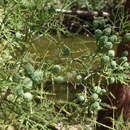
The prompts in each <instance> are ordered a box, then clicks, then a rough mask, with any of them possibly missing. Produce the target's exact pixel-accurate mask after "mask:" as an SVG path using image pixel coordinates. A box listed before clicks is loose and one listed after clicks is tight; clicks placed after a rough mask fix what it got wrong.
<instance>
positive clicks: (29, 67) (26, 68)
mask: <svg viewBox="0 0 130 130" xmlns="http://www.w3.org/2000/svg"><path fill="white" fill-rule="evenodd" d="M24 71H25V73H26V74H27V75H28V76H30V77H31V76H32V75H33V73H34V71H35V70H34V67H33V66H32V65H31V64H30V63H28V64H26V65H25V66H24Z"/></svg>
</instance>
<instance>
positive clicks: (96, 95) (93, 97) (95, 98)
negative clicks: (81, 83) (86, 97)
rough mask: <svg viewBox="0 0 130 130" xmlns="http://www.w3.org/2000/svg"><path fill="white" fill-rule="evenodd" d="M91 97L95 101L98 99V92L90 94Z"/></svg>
mask: <svg viewBox="0 0 130 130" xmlns="http://www.w3.org/2000/svg"><path fill="white" fill-rule="evenodd" d="M91 98H92V99H93V100H95V101H96V100H97V99H98V94H96V93H94V94H92V96H91Z"/></svg>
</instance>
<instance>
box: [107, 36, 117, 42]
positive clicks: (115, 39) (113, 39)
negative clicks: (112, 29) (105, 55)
mask: <svg viewBox="0 0 130 130" xmlns="http://www.w3.org/2000/svg"><path fill="white" fill-rule="evenodd" d="M109 40H110V41H111V42H112V43H115V42H117V41H118V38H117V36H116V35H112V36H111V37H110V38H109Z"/></svg>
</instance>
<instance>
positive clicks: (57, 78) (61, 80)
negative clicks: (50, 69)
mask: <svg viewBox="0 0 130 130" xmlns="http://www.w3.org/2000/svg"><path fill="white" fill-rule="evenodd" d="M54 81H55V82H56V83H64V82H65V77H63V76H57V77H55V78H54Z"/></svg>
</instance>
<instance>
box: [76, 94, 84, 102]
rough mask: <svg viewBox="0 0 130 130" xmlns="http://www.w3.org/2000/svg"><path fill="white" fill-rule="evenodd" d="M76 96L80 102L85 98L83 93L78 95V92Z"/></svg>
mask: <svg viewBox="0 0 130 130" xmlns="http://www.w3.org/2000/svg"><path fill="white" fill-rule="evenodd" d="M77 98H78V100H79V101H81V102H83V101H84V100H85V97H84V95H80V94H79V95H78V96H77Z"/></svg>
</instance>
